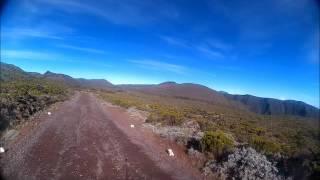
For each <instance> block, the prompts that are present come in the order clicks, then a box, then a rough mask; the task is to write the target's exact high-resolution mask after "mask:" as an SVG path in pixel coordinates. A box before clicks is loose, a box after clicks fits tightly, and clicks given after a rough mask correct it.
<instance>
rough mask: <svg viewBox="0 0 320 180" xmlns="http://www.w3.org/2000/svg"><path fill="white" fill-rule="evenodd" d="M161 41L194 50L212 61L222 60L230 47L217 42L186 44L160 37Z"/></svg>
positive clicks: (167, 37)
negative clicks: (212, 59)
mask: <svg viewBox="0 0 320 180" xmlns="http://www.w3.org/2000/svg"><path fill="white" fill-rule="evenodd" d="M160 38H161V39H162V40H164V41H165V42H167V43H168V44H170V45H173V46H178V47H182V48H187V49H191V50H196V51H198V52H200V53H201V54H203V55H205V56H207V57H209V58H214V59H222V58H224V57H225V55H224V54H223V51H226V50H227V49H230V48H231V46H228V45H227V44H223V43H222V42H218V41H204V42H205V43H188V42H187V41H185V40H182V39H177V38H174V37H170V36H160Z"/></svg>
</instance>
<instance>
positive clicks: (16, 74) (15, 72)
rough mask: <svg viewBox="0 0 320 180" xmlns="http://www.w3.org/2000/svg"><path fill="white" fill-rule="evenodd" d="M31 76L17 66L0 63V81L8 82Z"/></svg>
mask: <svg viewBox="0 0 320 180" xmlns="http://www.w3.org/2000/svg"><path fill="white" fill-rule="evenodd" d="M31 76H32V75H30V74H28V73H27V72H25V71H23V70H22V69H20V68H19V67H17V66H14V65H12V64H6V63H2V62H0V80H1V81H10V80H18V79H26V78H30V77H31Z"/></svg>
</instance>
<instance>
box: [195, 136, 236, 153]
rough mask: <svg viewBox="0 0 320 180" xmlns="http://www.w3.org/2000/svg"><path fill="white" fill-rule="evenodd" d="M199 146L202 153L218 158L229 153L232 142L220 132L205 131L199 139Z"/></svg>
mask: <svg viewBox="0 0 320 180" xmlns="http://www.w3.org/2000/svg"><path fill="white" fill-rule="evenodd" d="M201 146H202V149H203V150H204V151H207V152H212V153H213V154H214V155H215V156H216V157H218V156H220V155H222V154H223V153H225V152H226V151H229V150H230V149H231V148H232V147H233V146H234V142H233V140H232V139H231V138H230V137H228V136H227V135H226V134H225V133H224V132H222V131H220V130H217V131H206V132H205V134H204V136H203V138H202V139H201Z"/></svg>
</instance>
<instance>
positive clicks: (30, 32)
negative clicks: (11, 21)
mask: <svg viewBox="0 0 320 180" xmlns="http://www.w3.org/2000/svg"><path fill="white" fill-rule="evenodd" d="M2 37H5V38H14V39H16V38H26V37H31V38H47V39H62V37H59V36H56V35H54V34H52V33H50V32H48V31H43V30H38V29H32V28H21V29H20V28H13V29H5V30H3V33H2Z"/></svg>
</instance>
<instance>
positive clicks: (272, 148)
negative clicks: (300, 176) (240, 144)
mask: <svg viewBox="0 0 320 180" xmlns="http://www.w3.org/2000/svg"><path fill="white" fill-rule="evenodd" d="M250 145H251V146H252V147H253V148H254V149H256V150H258V151H260V152H264V153H266V154H274V153H277V152H280V151H281V145H280V144H279V143H277V142H275V141H271V140H268V139H267V138H266V137H263V136H253V137H252V139H251V141H250Z"/></svg>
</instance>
